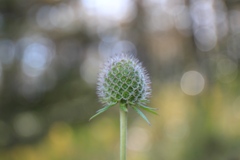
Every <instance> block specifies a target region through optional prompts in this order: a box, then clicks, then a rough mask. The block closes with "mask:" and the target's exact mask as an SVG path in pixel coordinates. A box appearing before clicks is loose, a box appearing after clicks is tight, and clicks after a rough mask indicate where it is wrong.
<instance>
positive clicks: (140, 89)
mask: <svg viewBox="0 0 240 160" xmlns="http://www.w3.org/2000/svg"><path fill="white" fill-rule="evenodd" d="M97 90H98V96H99V99H100V101H101V102H102V103H103V104H105V105H109V104H116V103H122V104H127V105H129V104H130V105H134V104H137V103H145V102H146V101H147V99H148V98H149V96H150V93H151V89H150V80H149V77H148V75H147V74H146V71H145V69H143V68H142V66H141V64H140V63H139V62H138V60H136V59H134V58H133V57H128V56H127V55H117V56H116V57H114V58H112V59H110V60H109V61H107V62H106V63H105V65H104V67H103V70H102V72H101V73H100V75H99V79H98V87H97Z"/></svg>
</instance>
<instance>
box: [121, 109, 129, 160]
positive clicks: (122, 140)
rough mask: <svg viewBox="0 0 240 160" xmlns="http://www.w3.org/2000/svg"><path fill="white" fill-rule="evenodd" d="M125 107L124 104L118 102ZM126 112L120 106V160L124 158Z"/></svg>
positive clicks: (124, 159)
mask: <svg viewBox="0 0 240 160" xmlns="http://www.w3.org/2000/svg"><path fill="white" fill-rule="evenodd" d="M120 105H122V107H126V106H125V104H120ZM126 146H127V112H126V111H124V110H123V109H121V107H120V160H126Z"/></svg>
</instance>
